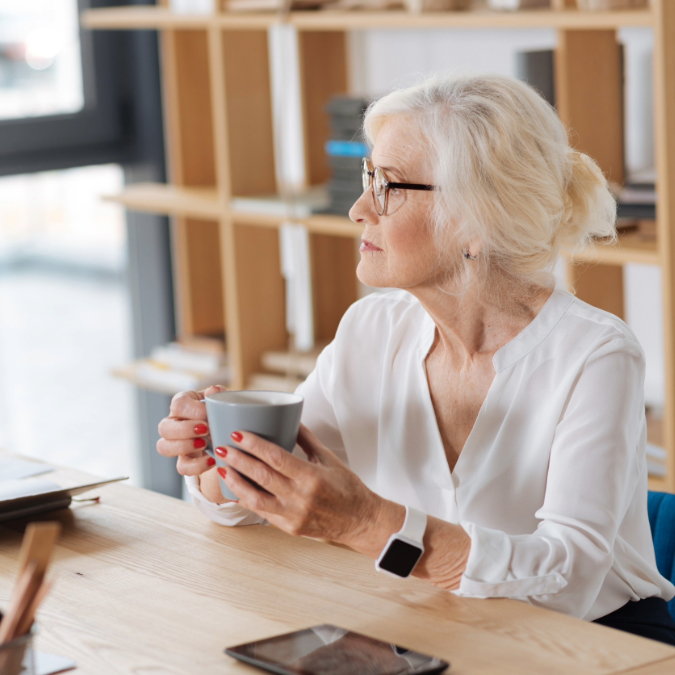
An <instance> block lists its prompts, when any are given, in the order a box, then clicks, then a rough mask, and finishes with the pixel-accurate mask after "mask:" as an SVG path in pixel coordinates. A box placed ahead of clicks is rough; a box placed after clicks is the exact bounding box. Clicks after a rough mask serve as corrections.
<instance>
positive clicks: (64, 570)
mask: <svg viewBox="0 0 675 675" xmlns="http://www.w3.org/2000/svg"><path fill="white" fill-rule="evenodd" d="M63 476H67V477H70V476H72V477H76V478H79V479H80V480H82V479H83V475H82V474H81V473H80V472H75V471H68V470H63V469H61V470H58V471H57V474H56V478H57V479H59V480H63V478H62V477H63ZM54 519H55V520H57V521H58V522H60V523H61V524H62V526H63V534H62V536H61V538H60V539H59V542H58V544H57V547H56V555H55V560H54V563H53V564H52V568H53V570H54V572H55V573H56V574H58V577H59V583H58V585H57V586H56V587H55V588H54V591H53V592H52V593H51V594H50V596H49V598H48V600H47V601H46V603H45V607H44V612H43V619H42V620H41V623H40V633H39V634H38V636H37V637H36V643H37V648H38V649H42V650H44V651H48V652H51V653H55V654H61V655H63V656H67V657H69V658H72V659H75V660H76V661H77V663H78V665H79V669H78V670H77V671H76V673H91V675H94V674H95V675H107V674H108V673H110V674H111V675H112V674H113V673H120V672H141V671H143V672H145V671H148V672H151V671H152V672H171V673H172V674H173V675H182V674H185V675H188V674H189V675H193V674H194V673H213V672H219V673H244V672H249V669H248V668H247V667H245V666H242V665H240V664H237V663H236V662H235V661H233V660H230V659H229V657H227V656H225V655H224V654H223V653H222V650H223V648H224V647H225V646H226V645H234V644H239V643H242V642H248V641H251V640H256V639H260V638H263V637H267V636H270V635H275V634H281V633H284V632H288V631H291V630H297V629H300V628H306V627H308V626H311V625H315V624H320V623H334V624H336V625H339V626H342V627H344V628H347V629H350V630H354V631H358V632H361V633H365V634H366V635H371V636H372V637H375V638H378V639H381V640H386V641H390V642H392V643H395V644H400V645H403V646H405V647H407V648H410V649H416V650H419V651H422V652H425V653H430V654H433V655H436V656H439V657H441V658H445V659H446V660H448V661H450V662H451V663H452V670H451V671H450V672H455V673H457V674H458V675H462V674H463V673H472V675H487V674H488V673H489V674H490V675H502V674H503V675H513V673H518V674H519V675H535V674H537V675H539V674H540V673H542V672H546V673H548V674H549V675H569V673H574V674H575V675H618V673H621V674H622V675H624V673H625V672H626V671H628V672H630V670H631V669H638V671H637V672H638V673H640V675H642V673H641V671H640V670H639V669H641V668H646V670H645V671H644V674H645V675H647V674H648V673H649V675H655V674H656V673H660V672H663V673H665V672H669V671H667V670H659V668H664V669H665V668H666V667H667V666H671V665H672V664H673V663H675V650H674V649H673V648H672V647H669V646H666V645H663V644H660V643H657V642H653V641H650V640H644V639H642V638H639V637H636V636H633V635H629V634H627V633H622V632H619V631H615V630H612V629H609V628H605V627H602V626H598V625H595V624H590V623H587V622H582V621H580V620H578V619H573V618H571V617H567V616H564V615H562V614H559V613H556V612H551V611H548V610H544V609H541V608H536V607H532V606H530V605H528V604H526V603H522V602H517V601H513V600H505V599H497V600H477V599H469V598H460V597H456V596H454V595H453V594H452V593H448V592H447V591H443V590H440V589H437V588H434V587H433V586H431V585H429V584H428V583H426V582H424V581H421V580H419V579H409V580H402V579H396V578H393V577H389V576H386V575H383V574H381V573H378V572H376V571H375V569H374V564H373V561H372V560H370V559H368V558H366V557H364V556H362V555H360V554H358V553H355V552H353V551H350V550H348V549H344V548H340V547H336V546H331V545H329V544H325V543H322V542H318V541H314V540H310V539H303V538H293V537H290V536H289V535H286V534H284V533H282V532H280V531H279V530H277V529H275V528H274V527H264V526H250V527H240V528H227V527H222V526H219V525H216V524H214V523H211V522H210V521H209V520H208V519H206V518H205V517H204V516H203V515H202V514H200V513H199V512H198V511H197V510H196V509H195V508H194V507H193V506H191V505H189V504H186V503H184V502H182V501H179V500H176V499H172V498H170V497H165V496H162V495H159V494H156V493H152V492H149V491H145V490H141V489H138V488H132V487H128V486H123V485H120V484H117V485H112V486H110V487H109V488H108V489H107V490H106V495H105V500H103V501H102V502H101V503H100V504H97V505H94V506H89V505H86V506H85V505H78V506H76V507H74V508H72V509H70V510H67V511H60V512H58V513H55V515H54ZM0 536H2V541H3V546H2V548H1V549H0V602H2V601H3V600H4V598H6V597H8V595H9V593H10V591H11V581H10V578H11V577H12V576H13V574H14V572H15V570H16V569H17V566H18V559H19V550H20V543H21V528H20V526H19V525H16V524H15V525H13V526H12V527H11V528H10V527H2V528H0ZM102 653H104V654H106V658H105V659H102V658H101V654H102ZM650 669H651V670H650Z"/></svg>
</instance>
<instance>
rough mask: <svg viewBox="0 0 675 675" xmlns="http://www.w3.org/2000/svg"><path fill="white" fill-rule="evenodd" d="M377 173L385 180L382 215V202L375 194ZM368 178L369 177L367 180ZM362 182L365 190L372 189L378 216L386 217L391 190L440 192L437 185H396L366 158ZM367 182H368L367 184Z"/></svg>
mask: <svg viewBox="0 0 675 675" xmlns="http://www.w3.org/2000/svg"><path fill="white" fill-rule="evenodd" d="M375 171H379V172H380V173H381V174H382V177H383V178H384V206H383V207H382V212H381V213H380V202H379V199H378V198H377V195H376V194H375ZM366 176H367V177H368V178H367V179H366ZM361 180H362V183H363V190H364V191H365V190H367V189H368V188H370V190H371V192H372V194H373V203H374V204H375V211H376V212H377V215H378V216H384V215H385V214H386V213H387V206H388V205H389V190H390V189H391V188H396V189H397V190H425V191H433V190H438V186H436V185H423V184H421V183H394V182H392V181H389V180H387V177H386V176H385V175H384V171H382V169H380V167H379V166H373V165H372V163H371V161H370V160H369V159H368V158H367V157H364V158H363V159H362V160H361ZM366 180H367V181H368V182H367V183H366Z"/></svg>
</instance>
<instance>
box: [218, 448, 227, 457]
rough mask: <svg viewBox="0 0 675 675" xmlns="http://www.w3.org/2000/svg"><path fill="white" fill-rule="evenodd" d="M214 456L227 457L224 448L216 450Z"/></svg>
mask: <svg viewBox="0 0 675 675" xmlns="http://www.w3.org/2000/svg"><path fill="white" fill-rule="evenodd" d="M216 455H218V457H227V450H226V449H225V448H216Z"/></svg>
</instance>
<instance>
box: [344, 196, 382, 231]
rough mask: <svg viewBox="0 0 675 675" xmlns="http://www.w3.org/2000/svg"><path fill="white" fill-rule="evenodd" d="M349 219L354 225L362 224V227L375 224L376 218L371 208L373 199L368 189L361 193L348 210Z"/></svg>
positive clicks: (372, 207) (373, 209)
mask: <svg viewBox="0 0 675 675" xmlns="http://www.w3.org/2000/svg"><path fill="white" fill-rule="evenodd" d="M349 219H350V220H351V221H352V222H354V223H362V224H364V225H373V224H375V223H376V222H377V220H378V217H377V213H376V211H375V208H374V206H373V197H372V192H371V190H370V189H366V190H364V191H363V193H362V194H361V196H360V197H359V198H358V199H357V200H356V201H355V202H354V205H353V206H352V208H351V209H349Z"/></svg>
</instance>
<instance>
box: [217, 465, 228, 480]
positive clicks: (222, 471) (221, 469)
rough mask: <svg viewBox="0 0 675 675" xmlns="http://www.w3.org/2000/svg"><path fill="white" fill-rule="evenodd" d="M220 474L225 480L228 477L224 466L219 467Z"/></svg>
mask: <svg viewBox="0 0 675 675" xmlns="http://www.w3.org/2000/svg"><path fill="white" fill-rule="evenodd" d="M218 474H219V475H220V477H221V478H222V479H223V480H225V479H226V478H227V471H226V470H225V469H224V468H223V467H222V466H221V467H218Z"/></svg>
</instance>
